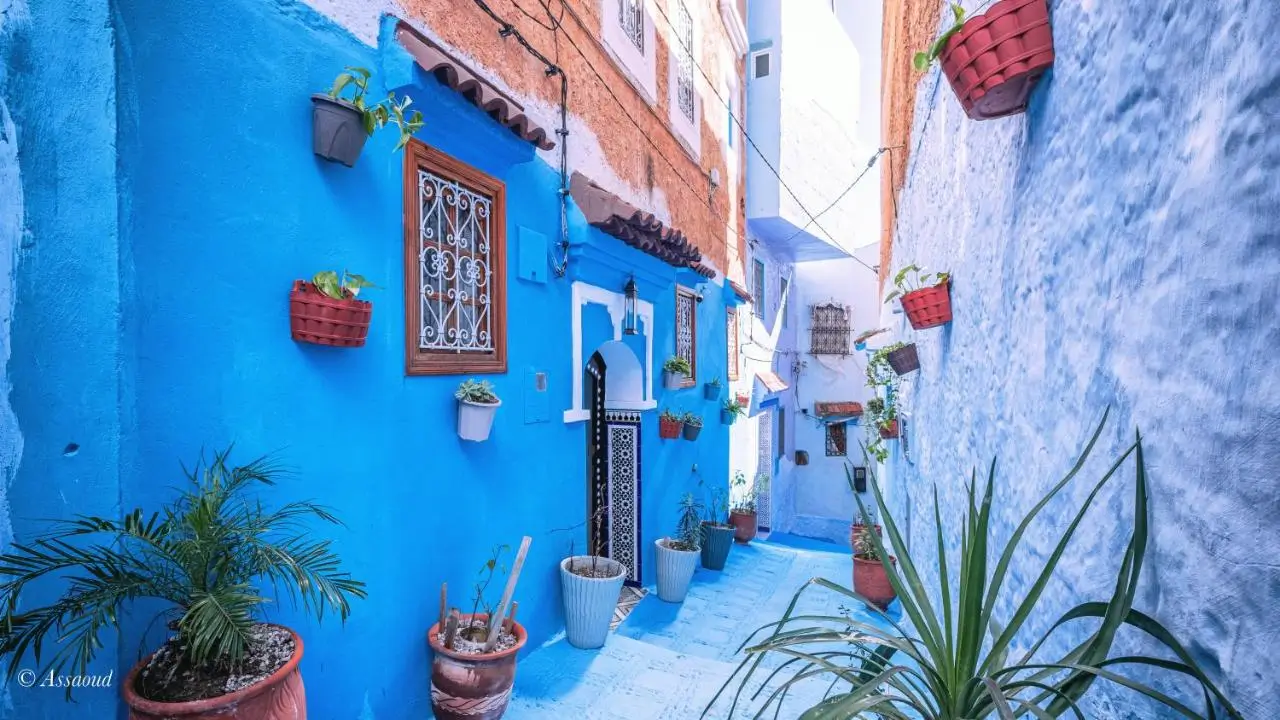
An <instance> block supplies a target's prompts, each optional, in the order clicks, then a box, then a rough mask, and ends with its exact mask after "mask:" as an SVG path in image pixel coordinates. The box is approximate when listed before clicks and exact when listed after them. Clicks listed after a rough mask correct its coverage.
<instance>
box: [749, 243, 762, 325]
mask: <svg viewBox="0 0 1280 720" xmlns="http://www.w3.org/2000/svg"><path fill="white" fill-rule="evenodd" d="M751 269H752V273H751V277H752V280H751V294H752V296H753V297H752V299H751V304H752V305H753V306H754V308H753V309H754V311H755V314H756V317H764V300H765V294H764V261H763V260H761V259H760V258H755V259H753V260H752V261H751Z"/></svg>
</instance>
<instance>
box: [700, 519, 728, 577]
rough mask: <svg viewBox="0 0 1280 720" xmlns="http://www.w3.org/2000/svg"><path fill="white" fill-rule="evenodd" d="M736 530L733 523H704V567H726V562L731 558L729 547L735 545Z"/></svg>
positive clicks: (714, 568) (712, 568)
mask: <svg viewBox="0 0 1280 720" xmlns="http://www.w3.org/2000/svg"><path fill="white" fill-rule="evenodd" d="M734 532H735V530H734V528H733V526H732V525H709V524H707V523H705V522H704V523H702V567H704V568H706V569H708V570H723V569H724V564H725V562H727V561H728V560H729V548H731V547H733V536H734Z"/></svg>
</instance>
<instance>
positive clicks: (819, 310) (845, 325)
mask: <svg viewBox="0 0 1280 720" xmlns="http://www.w3.org/2000/svg"><path fill="white" fill-rule="evenodd" d="M809 317H810V326H809V333H810V341H809V352H810V354H812V355H848V354H849V338H850V335H851V334H852V331H853V326H852V324H851V322H850V318H849V308H848V307H847V306H844V305H837V304H835V303H827V304H825V305H811V306H810V307H809Z"/></svg>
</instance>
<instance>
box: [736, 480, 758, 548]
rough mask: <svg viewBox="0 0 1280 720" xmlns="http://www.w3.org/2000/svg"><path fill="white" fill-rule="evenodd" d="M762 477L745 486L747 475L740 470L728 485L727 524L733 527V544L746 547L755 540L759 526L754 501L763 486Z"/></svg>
mask: <svg viewBox="0 0 1280 720" xmlns="http://www.w3.org/2000/svg"><path fill="white" fill-rule="evenodd" d="M763 478H764V476H763V475H762V476H760V477H758V478H756V482H755V484H752V485H748V484H747V474H746V473H744V472H742V471H741V470H738V471H736V472H735V473H734V474H733V480H732V481H731V482H730V483H729V524H730V525H732V526H733V540H734V542H737V543H740V544H742V545H746V544H748V543H750V542H751V541H752V540H754V539H755V537H756V533H757V532H759V529H760V526H759V522H758V517H757V515H756V499H757V498H758V497H759V496H760V493H761V491H762V490H763V488H764V486H765V481H764V480H763Z"/></svg>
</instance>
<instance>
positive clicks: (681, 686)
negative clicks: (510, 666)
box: [506, 535, 870, 720]
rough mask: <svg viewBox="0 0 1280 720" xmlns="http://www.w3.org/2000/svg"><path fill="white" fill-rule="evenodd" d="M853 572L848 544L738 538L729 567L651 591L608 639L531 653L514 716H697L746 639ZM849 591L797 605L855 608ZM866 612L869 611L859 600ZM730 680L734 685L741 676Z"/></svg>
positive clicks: (722, 710)
mask: <svg viewBox="0 0 1280 720" xmlns="http://www.w3.org/2000/svg"><path fill="white" fill-rule="evenodd" d="M851 572H852V560H851V559H850V557H849V551H848V548H846V547H842V546H837V545H829V544H826V543H819V542H815V541H810V540H804V539H801V538H789V537H784V536H778V535H775V536H773V537H772V538H770V539H769V540H768V541H765V542H761V541H756V542H753V543H752V544H750V545H748V546H741V545H737V546H735V547H734V548H733V551H732V553H731V554H730V556H729V562H728V564H727V565H726V567H725V569H724V571H723V572H713V571H710V570H704V569H701V568H700V569H699V570H698V572H697V573H696V574H695V575H694V578H693V586H692V587H691V588H690V590H689V595H688V597H687V598H686V599H685V601H684V603H682V604H673V603H664V602H662V601H661V600H659V599H658V597H657V594H656V593H654V592H650V593H649V595H648V597H646V598H645V599H644V601H643V602H641V603H640V605H639V606H638V607H637V608H636V609H635V610H634V611H632V613H631V615H630V616H629V617H628V618H627V619H626V621H625V622H624V623H623V624H622V625H621V626H620V627H619V628H618V629H617V631H616V632H614V633H613V634H611V635H610V636H609V641H608V642H607V643H606V644H605V646H604V647H603V648H601V649H599V650H579V649H577V648H574V647H573V646H571V645H569V644H568V643H567V642H566V641H565V640H564V638H563V637H559V638H556V639H553V640H552V641H550V642H548V643H547V644H546V645H544V646H543V647H541V648H539V649H537V650H535V651H534V652H532V653H530V654H529V656H528V657H526V658H524V659H523V660H522V661H521V663H520V666H519V669H518V671H517V673H516V687H515V693H514V697H513V699H512V703H511V707H510V709H509V710H508V711H507V714H506V717H507V718H510V720H544V719H545V720H552V719H553V718H554V719H555V720H567V719H572V720H691V719H694V718H698V717H699V716H700V715H701V714H702V711H703V708H705V707H706V705H707V703H708V702H709V701H710V700H711V698H712V697H714V696H715V694H716V692H717V691H718V690H719V689H720V687H721V686H722V685H723V684H724V682H725V680H726V679H727V678H729V676H730V675H731V674H732V673H733V671H734V669H735V667H736V666H737V664H738V662H739V661H740V660H741V659H742V657H744V656H742V655H739V654H738V648H739V646H740V645H742V643H743V642H744V641H745V640H746V639H747V638H748V636H750V635H751V633H752V632H753V631H754V630H756V629H757V628H759V627H760V626H762V625H764V624H766V623H769V622H773V621H775V620H777V619H778V618H779V617H781V616H782V613H783V612H785V610H786V607H787V605H788V604H789V603H790V602H791V599H792V597H793V596H794V595H795V592H796V590H798V589H799V588H800V586H801V585H803V584H804V583H805V582H806V581H807V580H809V579H810V578H813V577H825V578H827V579H830V580H832V581H835V582H837V583H841V584H843V585H849V584H850V583H851V582H852V578H851V577H850V574H851ZM842 600H847V599H846V598H843V597H842V596H836V595H833V594H831V593H829V592H827V591H824V590H821V589H814V590H810V591H808V592H806V593H805V598H804V599H803V600H802V604H801V605H800V606H799V607H800V608H801V609H808V610H810V611H811V612H812V613H814V614H825V615H835V614H839V613H841V612H842V610H841V606H842V605H843V606H844V607H849V603H848V602H844V603H842V602H841V601H842ZM858 616H859V617H860V619H862V620H864V621H869V620H870V618H869V617H868V616H866V614H865V613H864V612H863V611H862V610H861V608H860V607H859V608H858ZM776 664H777V662H776V661H775V662H773V663H770V665H776ZM757 676H758V677H760V675H759V673H758V674H757ZM828 684H829V681H826V682H823V681H821V680H816V681H811V682H809V683H807V684H804V685H801V686H798V687H797V688H796V689H794V690H793V691H792V693H791V694H790V696H789V697H788V700H787V703H786V705H785V706H784V707H783V711H782V712H781V713H780V714H779V715H778V717H779V718H794V717H797V716H798V715H799V714H800V712H801V711H802V710H804V709H806V708H808V707H810V706H811V705H813V704H814V703H815V702H817V700H818V699H820V698H821V696H822V694H823V692H825V690H826V688H827V686H828ZM730 687H731V690H732V689H736V687H737V684H736V681H735V683H734V684H733V685H731V686H730ZM748 704H750V703H748ZM757 704H758V703H757ZM751 707H752V708H753V709H752V710H750V711H748V710H747V708H745V707H742V706H740V707H739V709H738V711H737V712H736V713H735V714H734V717H735V718H738V717H751V716H752V715H753V714H754V707H756V705H751ZM728 711H729V703H727V702H724V701H723V700H722V701H721V702H718V703H717V705H716V707H715V708H714V709H713V710H712V711H711V712H709V713H708V714H707V717H708V718H716V719H717V720H723V719H726V718H728V717H729V715H728ZM769 716H770V717H772V716H773V714H772V712H770V713H769Z"/></svg>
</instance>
